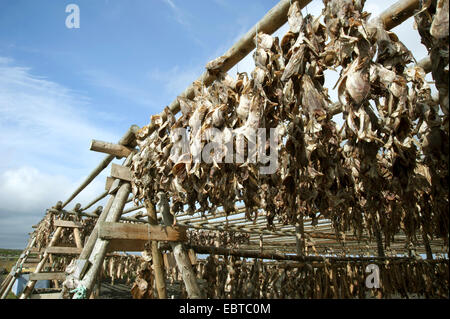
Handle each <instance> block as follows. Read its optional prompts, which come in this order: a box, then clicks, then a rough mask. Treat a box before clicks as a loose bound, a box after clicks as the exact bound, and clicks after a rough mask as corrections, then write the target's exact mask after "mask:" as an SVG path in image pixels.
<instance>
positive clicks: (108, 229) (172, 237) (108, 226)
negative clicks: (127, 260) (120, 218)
mask: <svg viewBox="0 0 450 319" xmlns="http://www.w3.org/2000/svg"><path fill="white" fill-rule="evenodd" d="M98 226H99V228H98V235H99V237H100V238H102V239H105V240H115V239H119V240H137V241H139V240H140V241H144V242H148V241H149V240H157V241H187V236H186V228H185V227H181V226H171V227H166V226H162V225H149V224H147V225H142V224H125V223H109V222H100V223H99V225H98Z"/></svg>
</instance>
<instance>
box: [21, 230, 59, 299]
mask: <svg viewBox="0 0 450 319" xmlns="http://www.w3.org/2000/svg"><path fill="white" fill-rule="evenodd" d="M61 231H62V227H58V228H56V230H55V232H54V234H53V237H52V239H51V240H50V243H49V244H48V246H47V247H53V246H54V245H55V244H56V242H57V241H58V239H59V237H60V235H61ZM48 257H49V253H48V252H47V251H45V252H44V255H43V256H42V259H41V261H40V262H39V264H38V265H37V267H36V269H35V271H34V273H35V274H36V273H39V272H41V270H42V268H44V265H45V264H46V262H47V259H48ZM35 285H36V281H35V280H30V281H28V283H27V285H26V286H25V289H24V290H23V292H22V294H21V295H20V299H26V298H28V297H29V296H30V294H31V292H32V291H33V289H34V286H35Z"/></svg>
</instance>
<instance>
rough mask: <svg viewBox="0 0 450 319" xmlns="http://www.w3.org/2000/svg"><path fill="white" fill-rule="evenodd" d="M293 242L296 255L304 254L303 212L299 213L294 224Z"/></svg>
mask: <svg viewBox="0 0 450 319" xmlns="http://www.w3.org/2000/svg"><path fill="white" fill-rule="evenodd" d="M295 244H296V248H297V255H298V256H304V255H305V232H304V227H303V213H300V216H299V217H298V222H297V224H296V225H295Z"/></svg>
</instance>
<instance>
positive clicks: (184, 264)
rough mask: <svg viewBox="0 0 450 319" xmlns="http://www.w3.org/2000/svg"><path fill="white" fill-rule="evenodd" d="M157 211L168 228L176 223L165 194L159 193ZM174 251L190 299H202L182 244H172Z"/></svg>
mask: <svg viewBox="0 0 450 319" xmlns="http://www.w3.org/2000/svg"><path fill="white" fill-rule="evenodd" d="M156 210H157V211H158V213H160V214H161V215H162V218H163V222H164V224H165V225H166V226H172V225H173V223H174V217H173V216H172V214H171V213H170V209H169V202H168V200H167V197H166V194H165V193H163V192H160V193H158V203H157V204H156ZM170 245H171V246H172V251H173V254H174V256H175V260H176V262H177V266H178V269H179V271H180V273H181V276H182V278H183V281H184V284H185V285H186V291H187V293H188V297H189V298H190V299H199V298H202V295H201V292H200V289H199V287H198V283H197V280H196V277H195V274H194V270H193V269H192V265H191V261H190V260H189V256H188V254H187V252H186V250H185V249H184V247H183V244H182V243H177V242H170Z"/></svg>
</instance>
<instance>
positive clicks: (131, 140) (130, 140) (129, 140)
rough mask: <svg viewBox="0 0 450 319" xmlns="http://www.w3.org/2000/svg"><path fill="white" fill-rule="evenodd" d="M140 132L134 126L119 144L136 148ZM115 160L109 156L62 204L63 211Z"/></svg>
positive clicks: (137, 127)
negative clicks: (137, 133) (137, 136)
mask: <svg viewBox="0 0 450 319" xmlns="http://www.w3.org/2000/svg"><path fill="white" fill-rule="evenodd" d="M138 131H139V126H137V125H132V126H131V127H130V128H129V129H128V131H127V132H126V133H125V135H124V136H123V137H122V138H121V139H120V141H119V144H121V145H130V146H134V145H136V135H135V134H136V132H138ZM113 160H114V156H113V155H107V156H106V157H105V158H104V159H103V160H102V161H101V162H100V163H99V164H98V165H97V167H96V168H94V170H93V171H92V172H91V173H90V174H89V175H88V176H87V177H86V179H85V180H84V181H83V183H82V184H81V185H80V186H78V188H77V189H76V190H75V191H74V192H73V193H72V195H70V197H69V198H68V199H67V200H66V201H65V202H64V203H63V204H62V207H60V208H61V209H62V208H64V207H66V206H67V204H68V203H70V202H71V201H72V200H73V199H74V198H75V197H76V196H77V195H78V194H79V193H80V192H81V191H82V190H83V189H85V188H86V186H88V185H89V183H90V182H92V180H93V179H94V178H96V177H97V176H98V174H100V173H101V172H102V171H103V170H104V169H105V168H106V167H108V165H109V163H111V162H112V161H113Z"/></svg>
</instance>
